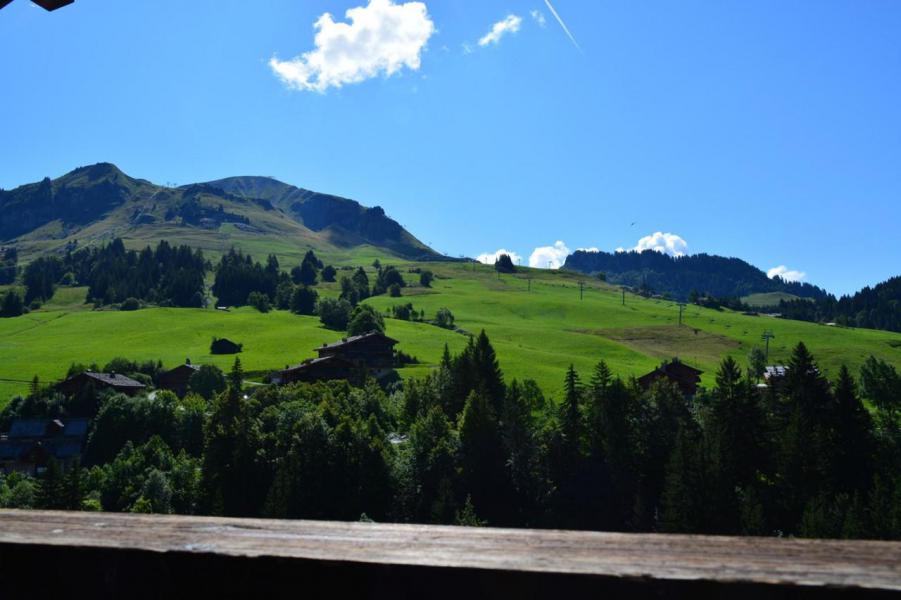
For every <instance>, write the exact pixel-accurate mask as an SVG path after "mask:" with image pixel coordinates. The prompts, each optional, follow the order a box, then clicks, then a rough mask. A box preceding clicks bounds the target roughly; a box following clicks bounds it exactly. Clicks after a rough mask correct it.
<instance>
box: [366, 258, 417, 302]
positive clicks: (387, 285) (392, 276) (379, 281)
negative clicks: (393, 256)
mask: <svg viewBox="0 0 901 600" xmlns="http://www.w3.org/2000/svg"><path fill="white" fill-rule="evenodd" d="M394 285H396V286H398V287H404V286H406V285H407V282H406V281H404V276H403V275H401V273H400V271H398V270H397V269H396V268H395V267H392V266H387V267H383V268H382V269H381V270H380V271H379V274H378V277H377V278H376V280H375V285H373V286H372V294H373V295H374V296H377V295H379V294H384V293H385V292H387V291H390V289H391V286H394ZM399 295H400V294H398V296H399ZM361 299H362V296H361Z"/></svg>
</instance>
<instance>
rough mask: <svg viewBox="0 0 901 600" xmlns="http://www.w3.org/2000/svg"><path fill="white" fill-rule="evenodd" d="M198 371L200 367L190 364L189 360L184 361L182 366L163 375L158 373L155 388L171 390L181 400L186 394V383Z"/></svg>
mask: <svg viewBox="0 0 901 600" xmlns="http://www.w3.org/2000/svg"><path fill="white" fill-rule="evenodd" d="M199 369H200V367H198V366H197V365H192V364H191V359H190V358H189V359H187V360H185V362H184V364H181V365H178V366H177V367H175V368H174V369H170V370H168V371H166V372H165V373H160V375H159V377H158V378H157V387H159V388H160V389H161V390H171V391H173V392H175V393H176V395H178V397H179V398H181V397H183V396H184V395H185V394H187V393H188V382H189V381H190V379H191V376H192V375H194V373H196V372H197V371H198V370H199Z"/></svg>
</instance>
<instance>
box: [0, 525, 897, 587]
mask: <svg viewBox="0 0 901 600" xmlns="http://www.w3.org/2000/svg"><path fill="white" fill-rule="evenodd" d="M0 545H6V546H10V545H29V546H66V547H72V548H73V549H78V548H104V549H123V550H126V549H128V550H141V551H149V552H160V553H180V552H181V553H185V552H187V553H205V554H212V555H219V556H226V557H271V558H281V559H292V558H293V559H306V560H314V561H330V562H344V563H364V564H381V565H399V566H418V567H450V568H467V569H486V570H501V571H507V572H524V573H555V574H574V575H594V576H603V577H615V578H647V579H652V580H670V581H709V582H717V583H750V584H777V585H782V586H785V585H789V586H828V587H831V588H866V589H872V590H893V591H901V543H896V542H880V541H838V540H801V539H776V538H751V537H718V536H691V535H658V534H622V533H604V532H579V531H558V530H534V529H494V528H470V527H445V526H433V525H398V524H375V523H347V522H336V521H290V520H266V519H231V518H218V517H185V516H169V515H167V516H162V515H129V514H113V513H77V512H58V511H18V510H2V511H0Z"/></svg>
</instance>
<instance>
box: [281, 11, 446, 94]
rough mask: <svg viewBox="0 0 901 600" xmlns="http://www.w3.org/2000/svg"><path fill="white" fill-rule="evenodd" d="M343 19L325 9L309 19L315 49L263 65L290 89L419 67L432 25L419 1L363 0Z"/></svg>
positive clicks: (318, 88) (313, 87)
mask: <svg viewBox="0 0 901 600" xmlns="http://www.w3.org/2000/svg"><path fill="white" fill-rule="evenodd" d="M345 18H346V19H347V21H348V22H337V23H336V22H335V21H334V20H333V19H332V15H331V14H329V13H324V14H322V15H321V16H320V17H319V18H318V19H317V20H316V22H315V23H314V25H313V27H314V28H315V29H316V35H315V37H314V40H313V43H314V45H315V49H313V50H311V51H309V52H304V53H303V54H301V55H300V56H297V57H295V58H292V59H290V60H284V61H283V60H279V59H278V58H276V57H272V58H271V59H270V60H269V67H270V68H271V69H272V71H273V72H274V73H275V74H276V75H277V76H278V77H279V79H281V80H282V82H283V83H284V84H285V85H287V86H288V87H290V88H293V89H297V90H311V91H315V92H325V91H326V90H327V89H328V88H330V87H335V88H340V87H341V86H343V85H345V84H349V83H359V82H361V81H364V80H366V79H370V78H372V77H376V76H377V75H379V74H384V75H385V76H386V77H387V76H390V75H393V74H394V73H397V72H398V71H400V70H401V69H403V68H404V67H407V68H409V69H412V70H414V71H417V70H419V66H420V55H421V53H422V52H423V50H424V48H425V46H426V43H427V42H428V40H429V38H430V37H431V36H432V34H433V33H435V24H434V23H433V22H432V20H431V19H430V18H429V14H428V10H427V9H426V5H425V4H424V3H422V2H406V3H404V4H395V3H394V2H393V1H392V0H369V4H368V5H366V6H365V7H364V6H358V7H356V8H351V9H348V10H347V12H346V13H345Z"/></svg>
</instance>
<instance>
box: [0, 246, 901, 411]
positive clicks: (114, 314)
mask: <svg viewBox="0 0 901 600" xmlns="http://www.w3.org/2000/svg"><path fill="white" fill-rule="evenodd" d="M357 260H358V261H359V260H360V258H358V259H357ZM383 262H384V261H383ZM394 264H396V265H397V266H398V268H400V269H401V270H402V271H403V272H404V273H405V276H406V277H407V279H408V281H409V283H410V285H409V287H407V288H405V289H404V296H403V297H401V298H391V297H388V296H379V297H376V298H371V299H369V300H367V302H370V303H372V304H373V305H374V306H376V307H377V308H379V309H380V310H382V311H388V310H390V308H391V306H392V305H396V304H402V303H406V302H411V303H412V304H413V306H414V308H415V309H416V310H424V311H425V314H426V319H430V318H432V317H433V316H434V314H435V312H436V311H437V310H438V309H439V308H441V307H447V308H449V309H450V310H451V311H452V312H453V314H454V316H455V317H456V324H457V326H458V327H459V328H461V329H462V330H464V332H463V333H461V332H453V331H449V330H444V329H440V328H438V327H435V326H433V325H430V324H427V323H416V322H406V321H399V320H395V319H387V320H386V324H387V328H386V329H387V333H388V335H390V336H392V337H394V338H395V339H397V340H399V342H400V344H399V345H398V348H399V349H400V350H402V351H404V352H406V353H408V354H411V355H413V356H415V357H417V358H418V359H419V363H418V364H417V365H415V366H412V367H408V368H405V369H402V370H401V375H402V376H404V377H412V376H420V375H423V374H424V373H426V372H428V370H429V369H431V368H433V367H434V366H435V365H436V364H437V362H438V361H439V360H440V357H441V353H442V351H443V349H444V345H445V344H448V345H449V347H450V349H451V351H459V350H460V349H461V348H462V347H463V346H464V345H465V344H466V341H467V336H466V333H474V334H475V333H478V332H479V331H480V330H482V329H484V330H485V331H486V332H487V333H488V335H489V337H490V339H491V341H492V343H493V345H494V347H495V349H496V351H497V354H498V357H499V360H500V363H501V368H502V369H503V371H504V373H505V375H506V376H507V378H508V379H512V378H519V379H524V378H531V379H534V380H536V381H537V382H538V384H539V385H540V386H541V387H542V389H544V390H545V392H546V393H547V394H549V395H557V394H559V392H560V390H561V388H562V381H563V375H564V370H565V369H566V368H567V367H568V366H569V365H570V364H574V365H575V367H576V369H577V370H579V371H580V372H581V373H582V375H583V377H584V378H586V379H587V378H588V377H589V375H590V370H591V368H592V367H593V365H594V364H595V363H597V361H599V360H600V359H604V360H606V361H607V363H608V364H609V365H610V367H611V368H612V369H613V371H614V372H615V373H618V374H620V375H623V376H632V375H640V374H642V373H644V372H647V371H648V370H650V369H652V368H653V367H654V366H656V365H657V364H658V363H660V362H661V361H662V360H665V359H668V358H671V357H673V356H678V357H680V358H681V359H682V360H683V361H685V362H687V363H689V364H691V365H693V366H697V367H698V368H700V369H703V370H704V371H705V373H704V376H703V377H704V382H705V383H707V384H710V383H712V381H713V375H714V371H715V369H716V366H717V363H718V362H719V361H720V360H721V359H722V358H723V357H725V356H726V355H731V356H733V357H735V358H736V359H737V360H738V361H739V362H740V363H741V364H746V357H747V355H748V353H749V351H750V350H751V349H752V348H753V347H755V346H759V347H762V341H761V339H760V336H761V334H762V333H763V332H764V331H765V330H771V331H772V332H773V334H775V339H773V340H772V341H771V343H770V362H771V363H780V362H784V361H786V360H787V359H788V357H789V354H790V352H791V349H792V347H793V346H794V345H796V344H797V343H798V342H799V341H804V342H805V343H806V344H807V345H808V346H809V347H810V349H811V351H812V352H813V353H814V356H815V357H816V358H817V360H818V361H819V363H820V367H821V368H822V369H823V370H824V371H825V372H826V373H827V375H834V374H835V373H836V372H837V371H838V368H839V366H840V365H841V364H842V363H845V364H847V365H848V366H849V367H851V368H852V370H854V371H856V370H857V368H858V367H859V366H860V364H861V363H862V362H863V361H864V360H865V359H866V357H868V356H869V355H874V356H876V357H878V358H882V359H884V360H887V361H889V362H890V363H892V364H894V365H896V366H898V367H901V334H895V333H888V332H882V331H872V330H862V329H847V328H839V327H829V326H825V325H817V324H812V323H804V322H800V321H789V320H782V319H775V318H772V317H765V316H748V315H743V314H741V313H736V312H732V311H728V310H723V311H716V310H710V309H705V308H700V307H697V306H689V307H687V308H686V310H685V313H684V315H683V325H681V326H680V325H679V324H678V314H679V311H678V306H677V305H676V304H675V303H673V302H671V301H667V300H662V299H646V298H642V297H639V296H634V295H631V294H626V295H625V302H624V298H623V294H622V292H621V291H620V290H619V289H618V288H616V287H613V286H610V285H607V284H605V283H603V282H600V281H597V280H592V279H590V278H587V277H584V276H579V275H577V274H573V273H565V272H557V271H545V270H533V269H520V271H519V272H517V273H516V274H509V275H501V276H500V277H498V275H497V274H496V273H495V272H494V270H493V268H491V267H487V266H483V265H472V264H465V263H430V264H413V263H402V262H397V261H395V262H394ZM413 266H416V267H421V268H428V269H431V270H432V271H433V272H434V273H435V274H436V276H437V278H436V279H435V281H434V282H433V283H432V287H431V288H423V287H421V286H419V285H418V275H417V274H415V273H410V272H408V269H409V268H410V267H413ZM367 269H368V270H369V273H370V280H374V275H375V274H374V271H373V270H372V268H371V267H368V266H367ZM343 273H345V272H343V271H339V277H340V274H343ZM530 280H531V281H530ZM580 282H581V283H582V285H583V291H582V293H581V296H582V297H581V298H580ZM336 287H337V286H336V284H323V285H320V286H319V288H320V289H319V291H320V294H323V295H334V294H336V293H337V289H336ZM84 294H85V290H84V288H60V289H59V290H58V291H57V294H56V296H55V297H54V298H53V300H52V301H51V302H48V303H47V304H46V305H45V306H44V307H43V308H41V309H40V310H37V311H33V312H31V313H29V314H27V315H24V316H22V317H16V318H12V319H0V378H2V379H11V380H21V382H16V381H0V403H5V402H6V401H7V400H8V399H9V398H10V397H12V395H14V394H17V393H23V392H25V391H26V390H27V388H28V384H27V383H24V381H27V380H30V379H31V377H32V376H34V375H37V376H38V377H39V378H40V380H41V381H44V382H50V381H53V380H57V379H59V378H61V377H63V376H64V375H65V373H66V370H67V369H68V367H69V365H70V364H72V363H73V362H80V363H84V364H90V363H97V364H98V365H99V366H101V367H102V366H103V364H104V363H106V362H107V361H109V360H110V359H111V358H113V357H116V356H124V357H127V358H130V359H134V360H149V359H152V360H162V361H163V363H164V364H165V365H167V366H174V365H176V364H178V363H180V362H182V361H184V360H185V358H190V359H191V360H192V361H193V362H195V363H212V364H216V365H218V366H220V367H222V368H223V369H227V368H228V367H229V366H230V365H231V363H232V362H233V360H234V357H233V356H211V355H210V354H209V345H210V341H211V339H212V337H213V336H218V337H227V338H229V339H232V340H234V341H236V342H240V343H242V344H244V351H243V352H242V353H241V354H240V355H239V356H240V358H241V362H242V364H243V365H244V368H245V370H247V371H248V372H249V374H250V376H251V378H253V377H259V376H262V374H263V373H265V372H267V371H269V370H274V369H279V368H283V367H284V366H285V365H286V364H294V363H297V362H299V361H301V360H302V359H304V358H308V357H312V356H315V351H314V348H315V347H316V346H318V345H321V344H322V343H324V342H329V341H334V340H336V339H338V338H340V337H341V336H342V335H343V334H342V333H341V332H335V331H330V330H327V329H325V328H323V327H322V326H321V324H320V323H319V321H318V319H317V318H315V317H303V316H296V315H293V314H290V313H288V312H285V311H273V312H270V313H267V314H261V313H259V312H257V311H256V310H254V309H251V308H247V307H245V308H240V309H232V310H231V311H229V312H223V311H216V310H213V309H175V308H147V309H142V310H139V311H135V312H120V311H115V310H100V311H97V310H91V307H90V306H86V305H84V304H82V302H83V299H84Z"/></svg>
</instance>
